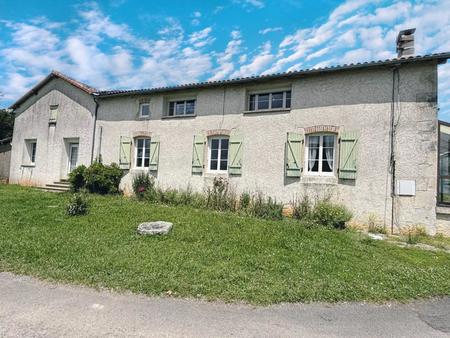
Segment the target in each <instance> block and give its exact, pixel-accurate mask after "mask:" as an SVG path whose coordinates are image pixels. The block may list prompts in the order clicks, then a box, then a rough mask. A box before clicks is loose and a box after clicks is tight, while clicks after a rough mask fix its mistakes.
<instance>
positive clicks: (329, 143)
mask: <svg viewBox="0 0 450 338" xmlns="http://www.w3.org/2000/svg"><path fill="white" fill-rule="evenodd" d="M323 146H324V147H331V148H333V147H334V136H333V135H324V136H323Z"/></svg>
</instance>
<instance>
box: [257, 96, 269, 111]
mask: <svg viewBox="0 0 450 338" xmlns="http://www.w3.org/2000/svg"><path fill="white" fill-rule="evenodd" d="M258 109H269V94H259V95H258Z"/></svg>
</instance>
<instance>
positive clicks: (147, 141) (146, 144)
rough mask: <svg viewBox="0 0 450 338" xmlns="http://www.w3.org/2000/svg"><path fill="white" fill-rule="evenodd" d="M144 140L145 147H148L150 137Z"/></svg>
mask: <svg viewBox="0 0 450 338" xmlns="http://www.w3.org/2000/svg"><path fill="white" fill-rule="evenodd" d="M144 141H145V148H148V149H150V139H149V138H146V139H145V140H144Z"/></svg>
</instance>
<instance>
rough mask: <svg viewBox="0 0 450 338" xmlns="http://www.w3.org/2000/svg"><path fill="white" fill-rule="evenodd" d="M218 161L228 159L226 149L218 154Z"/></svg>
mask: <svg viewBox="0 0 450 338" xmlns="http://www.w3.org/2000/svg"><path fill="white" fill-rule="evenodd" d="M220 159H221V160H226V159H228V149H222V151H221V152H220Z"/></svg>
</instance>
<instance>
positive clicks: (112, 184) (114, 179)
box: [84, 162, 123, 194]
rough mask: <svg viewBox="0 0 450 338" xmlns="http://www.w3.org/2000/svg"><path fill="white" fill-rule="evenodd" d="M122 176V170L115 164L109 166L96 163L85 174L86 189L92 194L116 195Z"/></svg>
mask: <svg viewBox="0 0 450 338" xmlns="http://www.w3.org/2000/svg"><path fill="white" fill-rule="evenodd" d="M122 175H123V173H122V170H121V169H120V168H119V166H118V165H117V164H115V163H113V164H111V165H110V166H109V165H104V164H102V163H100V162H94V163H93V164H91V166H90V167H89V168H87V169H86V170H85V172H84V179H85V181H86V188H87V189H88V190H89V192H92V193H98V194H116V193H118V192H119V184H120V180H121V179H122Z"/></svg>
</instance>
